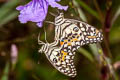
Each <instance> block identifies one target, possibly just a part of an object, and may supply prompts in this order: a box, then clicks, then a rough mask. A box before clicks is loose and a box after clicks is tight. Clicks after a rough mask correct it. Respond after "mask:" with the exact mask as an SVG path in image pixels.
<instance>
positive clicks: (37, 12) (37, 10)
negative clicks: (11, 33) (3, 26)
mask: <svg viewBox="0 0 120 80" xmlns="http://www.w3.org/2000/svg"><path fill="white" fill-rule="evenodd" d="M59 1H60V0H32V1H30V2H29V3H28V4H27V5H25V6H18V7H17V8H16V9H17V10H19V11H20V15H19V21H20V22H21V23H27V21H32V22H36V23H37V25H38V26H39V27H42V23H43V21H44V20H45V18H46V15H47V11H48V6H49V5H50V6H51V7H57V8H58V9H63V10H67V8H68V6H61V5H60V4H58V3H56V2H59Z"/></svg>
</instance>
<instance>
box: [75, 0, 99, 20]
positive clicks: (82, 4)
mask: <svg viewBox="0 0 120 80" xmlns="http://www.w3.org/2000/svg"><path fill="white" fill-rule="evenodd" d="M76 1H77V2H78V3H79V4H80V6H81V7H82V8H84V9H85V10H86V11H88V12H89V13H90V14H91V15H93V16H94V17H96V18H97V19H98V20H100V17H99V15H98V13H97V12H96V11H95V10H93V9H92V8H90V7H89V6H87V5H86V4H85V3H84V2H83V1H81V0H76Z"/></svg>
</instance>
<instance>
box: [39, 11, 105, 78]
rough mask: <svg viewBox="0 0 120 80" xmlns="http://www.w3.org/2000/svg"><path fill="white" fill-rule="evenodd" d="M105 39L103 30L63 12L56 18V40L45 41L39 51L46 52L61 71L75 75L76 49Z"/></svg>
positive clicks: (68, 74) (71, 75)
mask: <svg viewBox="0 0 120 80" xmlns="http://www.w3.org/2000/svg"><path fill="white" fill-rule="evenodd" d="M102 40H103V35H102V32H100V31H99V30H97V29H96V28H94V27H93V26H91V25H89V24H87V23H85V22H81V21H77V20H72V19H66V18H64V15H63V13H60V15H59V16H57V17H56V18H55V41H54V42H53V43H43V42H41V41H39V42H40V43H41V44H43V46H42V48H41V49H40V50H39V52H44V53H45V55H46V57H47V58H48V60H49V61H50V62H51V64H52V65H53V66H54V67H55V68H56V69H57V70H58V71H60V72H61V73H63V74H65V75H67V76H70V77H75V76H76V74H77V72H76V68H75V66H74V62H73V61H74V55H75V51H76V50H77V49H79V48H80V47H81V46H83V45H87V44H90V43H98V42H101V41H102Z"/></svg>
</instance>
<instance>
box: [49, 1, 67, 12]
mask: <svg viewBox="0 0 120 80" xmlns="http://www.w3.org/2000/svg"><path fill="white" fill-rule="evenodd" d="M47 1H48V3H49V5H50V6H51V7H53V8H54V7H57V8H58V9H63V10H65V11H66V10H67V8H68V6H61V5H60V4H58V3H56V2H55V1H60V0H47Z"/></svg>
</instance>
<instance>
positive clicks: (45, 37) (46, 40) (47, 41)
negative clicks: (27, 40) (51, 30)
mask: <svg viewBox="0 0 120 80" xmlns="http://www.w3.org/2000/svg"><path fill="white" fill-rule="evenodd" d="M44 32H45V41H46V43H48V41H47V39H46V36H47V35H46V30H45V27H44Z"/></svg>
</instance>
